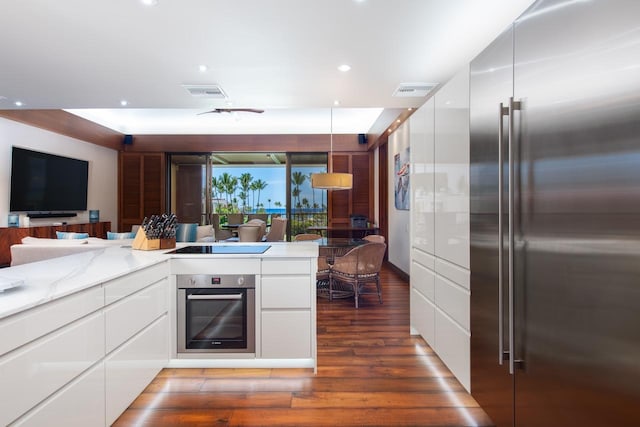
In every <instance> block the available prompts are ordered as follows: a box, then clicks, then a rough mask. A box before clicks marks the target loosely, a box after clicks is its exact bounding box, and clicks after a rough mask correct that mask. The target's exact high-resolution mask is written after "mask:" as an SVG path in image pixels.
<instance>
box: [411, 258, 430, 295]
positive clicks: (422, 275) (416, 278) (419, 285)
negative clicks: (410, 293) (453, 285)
mask: <svg viewBox="0 0 640 427" xmlns="http://www.w3.org/2000/svg"><path fill="white" fill-rule="evenodd" d="M435 279H436V274H435V272H433V271H431V270H429V269H428V268H426V267H424V266H422V265H421V264H418V263H417V262H415V261H414V262H412V263H411V288H413V289H414V290H416V291H418V292H419V293H421V294H422V295H423V296H424V297H426V298H428V299H430V300H431V301H432V302H433V301H435Z"/></svg>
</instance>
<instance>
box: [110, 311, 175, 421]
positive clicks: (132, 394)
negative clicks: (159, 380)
mask: <svg viewBox="0 0 640 427" xmlns="http://www.w3.org/2000/svg"><path fill="white" fill-rule="evenodd" d="M168 328H169V325H168V315H167V314H164V315H163V316H162V317H160V318H159V319H157V320H156V321H155V322H154V323H152V324H151V325H149V326H148V327H147V328H145V329H144V330H142V331H141V332H140V333H139V334H137V335H136V336H134V337H133V338H131V339H130V340H129V341H127V342H126V343H125V344H123V345H122V346H121V347H119V348H118V349H117V350H115V351H114V352H113V353H112V354H110V355H109V356H108V357H107V358H106V360H105V391H106V424H107V425H111V424H112V423H113V422H114V421H115V420H116V419H117V418H118V417H119V416H120V414H122V412H123V411H124V410H125V409H127V407H128V406H129V405H130V404H131V402H133V400H135V398H136V397H137V396H138V395H139V394H140V393H141V392H142V390H144V389H145V387H146V386H147V385H148V384H149V383H150V382H151V380H152V379H153V378H154V377H155V376H156V375H157V374H158V372H160V370H161V369H162V368H164V367H165V366H166V364H167V362H168V360H169V339H168V333H167V331H168Z"/></svg>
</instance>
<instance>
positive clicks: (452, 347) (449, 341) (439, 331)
mask: <svg viewBox="0 0 640 427" xmlns="http://www.w3.org/2000/svg"><path fill="white" fill-rule="evenodd" d="M435 320H436V328H435V331H436V345H435V347H434V350H435V351H436V353H438V356H440V359H442V361H443V362H444V363H445V364H446V365H447V367H448V368H449V369H450V370H451V372H453V375H455V376H456V378H457V379H458V380H459V381H460V383H461V384H462V385H463V386H464V388H466V389H467V391H469V389H470V383H471V354H470V339H471V335H470V334H469V333H468V332H466V331H463V330H462V329H461V328H460V326H458V325H457V324H456V323H454V322H452V321H451V320H450V319H448V318H447V317H446V316H445V315H444V314H442V312H441V311H439V310H436V315H435Z"/></svg>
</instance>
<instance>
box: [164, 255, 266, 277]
mask: <svg viewBox="0 0 640 427" xmlns="http://www.w3.org/2000/svg"><path fill="white" fill-rule="evenodd" d="M170 262H171V274H260V258H244V259H243V258H240V259H238V258H218V259H211V258H208V259H193V258H173V259H171V261H170Z"/></svg>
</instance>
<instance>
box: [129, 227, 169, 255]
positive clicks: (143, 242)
mask: <svg viewBox="0 0 640 427" xmlns="http://www.w3.org/2000/svg"><path fill="white" fill-rule="evenodd" d="M131 247H132V248H133V249H138V250H141V251H155V250H157V249H173V248H175V247H176V239H147V235H146V234H145V232H144V230H143V229H142V228H139V229H138V232H137V233H136V237H135V238H134V239H133V243H132V244H131Z"/></svg>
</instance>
